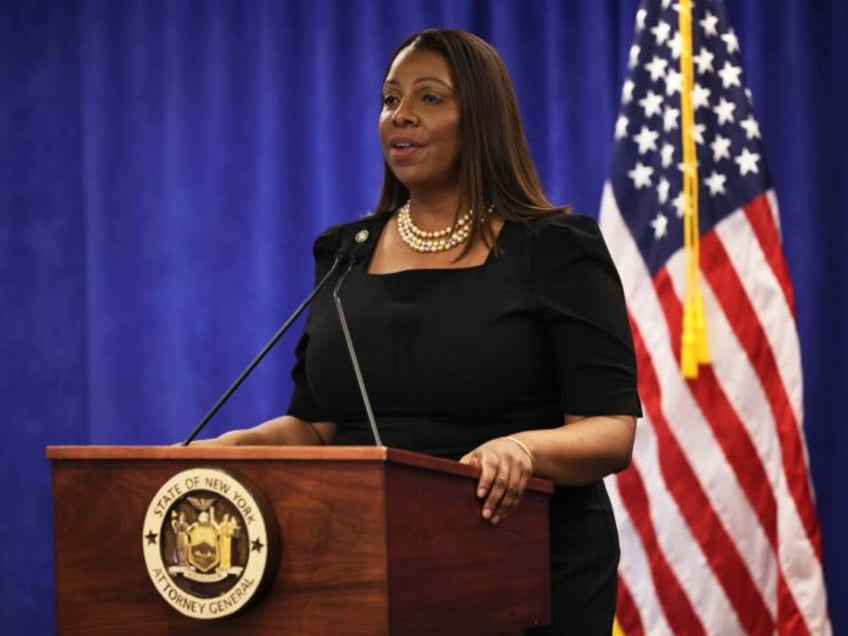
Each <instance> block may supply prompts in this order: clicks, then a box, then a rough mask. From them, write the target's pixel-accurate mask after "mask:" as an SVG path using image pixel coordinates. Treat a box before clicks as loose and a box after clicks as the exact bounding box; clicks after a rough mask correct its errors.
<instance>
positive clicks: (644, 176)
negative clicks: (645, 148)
mask: <svg viewBox="0 0 848 636" xmlns="http://www.w3.org/2000/svg"><path fill="white" fill-rule="evenodd" d="M653 173H654V169H653V168H651V167H650V166H645V165H643V164H642V162H641V161H637V162H636V167H635V168H633V170H630V171H629V172H628V173H627V176H628V177H630V178H631V179H633V187H635V188H636V189H637V190H641V189H642V188H647V187H648V186H649V185H651V175H652V174H653Z"/></svg>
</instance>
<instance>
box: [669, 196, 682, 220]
mask: <svg viewBox="0 0 848 636" xmlns="http://www.w3.org/2000/svg"><path fill="white" fill-rule="evenodd" d="M671 205H672V206H673V207H674V210H675V212H676V213H677V218H678V219H682V218H683V193H682V192H678V193H677V196H676V197H674V199H673V200H672V201H671Z"/></svg>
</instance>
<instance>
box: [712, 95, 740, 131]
mask: <svg viewBox="0 0 848 636" xmlns="http://www.w3.org/2000/svg"><path fill="white" fill-rule="evenodd" d="M734 110H736V104H734V103H733V102H729V101H727V100H726V99H725V98H724V95H722V96H721V98H720V101H719V103H718V106H714V107H713V112H714V113H715V114H716V117H718V123H719V124H726V123H728V122H732V121H733V111H734Z"/></svg>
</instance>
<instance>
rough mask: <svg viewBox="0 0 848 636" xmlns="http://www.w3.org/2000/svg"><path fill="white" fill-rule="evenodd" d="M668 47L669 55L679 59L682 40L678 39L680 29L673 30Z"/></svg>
mask: <svg viewBox="0 0 848 636" xmlns="http://www.w3.org/2000/svg"><path fill="white" fill-rule="evenodd" d="M668 48H669V50H670V51H671V57H673V58H674V59H675V60H677V59H680V49H681V48H683V40H681V39H680V31H675V32H674V37H672V38H671V39H670V40H669V41H668Z"/></svg>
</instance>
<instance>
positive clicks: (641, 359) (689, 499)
mask: <svg viewBox="0 0 848 636" xmlns="http://www.w3.org/2000/svg"><path fill="white" fill-rule="evenodd" d="M633 343H634V345H635V348H636V359H637V364H638V378H639V379H638V383H639V394H640V395H641V396H642V400H643V406H644V407H645V410H646V411H647V412H648V417H649V418H650V419H651V422H652V423H653V425H654V429H655V432H656V437H657V444H658V447H659V453H658V455H659V460H660V471H661V473H662V475H663V478H664V480H665V486H666V488H667V490H668V491H669V492H670V493H671V495H672V497H674V500H675V502H676V503H677V506H678V508H679V509H680V512H681V514H682V515H683V517H684V519H685V520H686V523H687V525H688V526H689V528H690V530H691V531H692V535H693V536H694V537H695V539H696V541H697V542H698V545H699V546H700V547H701V551H702V552H703V554H704V556H705V557H706V559H707V562H708V563H709V565H710V569H711V570H712V571H713V573H714V574H715V577H716V579H717V580H718V581H719V583H720V584H721V586H722V588H724V591H725V595H726V597H727V599H728V600H729V601H730V603H731V604H732V605H733V607H734V609H735V610H736V614H737V616H738V618H739V622H740V623H741V624H742V626H743V627H744V628H745V631H746V632H747V633H749V634H766V633H771V632H773V631H774V619H773V618H772V616H771V612H770V611H769V609H768V607H767V606H766V604H765V601H764V600H763V597H762V595H761V594H760V591H759V589H758V588H757V584H756V582H755V581H754V580H753V579H752V578H751V573H750V572H749V571H748V568H747V567H746V565H745V562H744V561H743V560H742V557H741V556H740V555H739V552H738V550H737V549H736V545H735V544H734V543H733V541H732V539H731V538H730V535H729V534H728V533H727V531H726V530H725V528H724V525H723V524H722V523H721V520H720V519H719V518H718V516H717V515H716V513H715V511H714V510H713V507H712V504H711V502H710V499H709V497H708V496H707V495H706V493H705V492H704V490H703V488H702V487H701V484H700V482H699V481H698V478H697V476H696V475H695V473H694V471H693V470H692V467H691V466H690V465H689V461H688V460H687V459H686V456H685V454H684V453H683V450H682V449H681V448H680V445H679V443H678V441H677V439H676V438H675V437H674V434H673V433H672V431H671V428H670V426H669V424H668V421H667V420H666V414H665V413H664V412H663V410H662V404H661V400H660V395H661V389H660V383H659V379H658V377H657V375H656V370H655V369H654V366H653V363H652V361H651V358H650V356H649V355H648V352H647V350H646V348H645V342H644V340H643V339H642V335H641V333H640V331H639V329H638V327H637V326H636V325H633ZM628 494H629V493H628ZM645 498H646V499H645V501H647V495H645ZM622 499H623V500H624V501H625V502H627V498H626V497H625V496H624V493H623V492H622ZM628 503H629V502H628ZM640 503H641V502H640ZM632 516H633V513H632V512H631V517H632ZM646 550H650V548H649V547H648V546H646ZM689 607H690V608H691V605H689ZM673 627H674V626H673ZM673 631H674V633H686V634H688V633H691V632H690V631H689V630H683V631H679V630H678V629H676V628H675V629H674V630H673Z"/></svg>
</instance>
